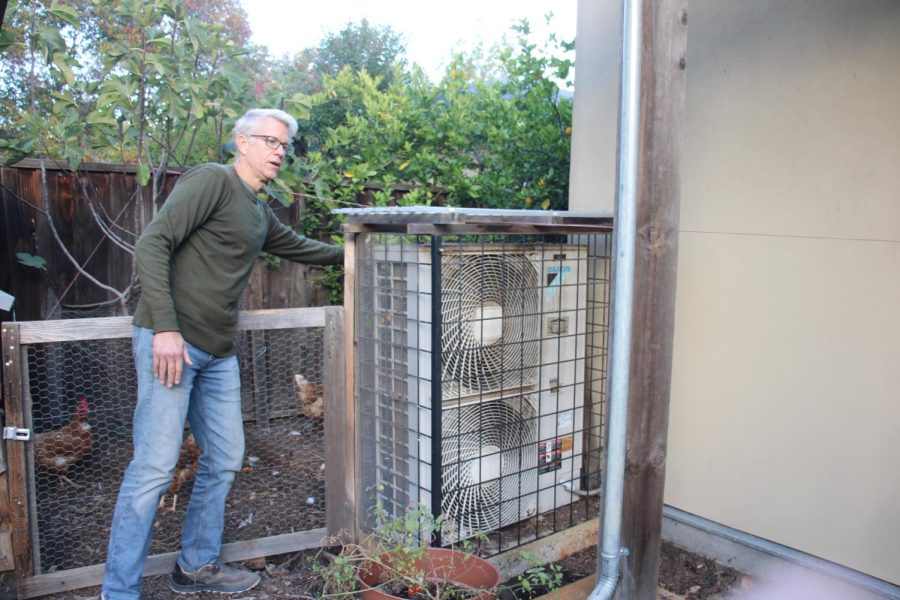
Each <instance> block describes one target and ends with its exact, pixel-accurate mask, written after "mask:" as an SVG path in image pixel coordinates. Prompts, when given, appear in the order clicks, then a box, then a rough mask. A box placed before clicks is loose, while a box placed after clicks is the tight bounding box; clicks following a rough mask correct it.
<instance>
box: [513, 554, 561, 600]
mask: <svg viewBox="0 0 900 600" xmlns="http://www.w3.org/2000/svg"><path fill="white" fill-rule="evenodd" d="M521 554H522V558H524V559H525V560H527V561H528V562H529V563H531V564H532V565H533V566H531V567H529V568H528V569H526V570H525V572H524V573H522V574H521V575H519V576H518V577H517V578H516V581H517V583H518V586H519V587H520V588H521V589H522V590H524V591H525V592H527V593H528V594H529V597H531V594H532V593H533V592H537V593H540V594H544V593H546V592H552V591H553V590H556V589H559V588H561V587H562V585H563V570H562V567H561V566H559V565H557V564H550V565H536V564H534V561H535V556H534V555H533V554H531V553H529V552H522V553H521Z"/></svg>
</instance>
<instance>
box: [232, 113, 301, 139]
mask: <svg viewBox="0 0 900 600" xmlns="http://www.w3.org/2000/svg"><path fill="white" fill-rule="evenodd" d="M265 118H271V119H277V120H278V121H281V122H282V123H284V124H285V126H286V127H287V128H288V139H294V136H295V135H297V119H295V118H294V117H292V116H291V115H289V114H287V113H286V112H284V111H283V110H279V109H277V108H251V109H250V110H248V111H247V112H245V113H244V116H242V117H241V118H240V119H238V120H237V123H235V124H234V139H235V140H237V137H238V136H239V135H251V134H253V133H254V132H255V131H256V126H257V125H258V124H259V122H260V121H261V120H263V119H265Z"/></svg>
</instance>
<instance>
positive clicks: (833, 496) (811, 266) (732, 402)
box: [572, 0, 900, 584]
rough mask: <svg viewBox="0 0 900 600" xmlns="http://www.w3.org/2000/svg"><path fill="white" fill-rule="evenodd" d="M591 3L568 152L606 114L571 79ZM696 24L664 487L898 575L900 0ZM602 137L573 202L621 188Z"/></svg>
mask: <svg viewBox="0 0 900 600" xmlns="http://www.w3.org/2000/svg"><path fill="white" fill-rule="evenodd" d="M588 4H591V3H590V2H586V1H585V0H582V1H581V2H580V4H579V31H578V36H579V38H578V43H579V46H578V49H577V56H576V60H577V64H578V73H577V75H578V79H577V80H576V91H575V102H576V108H575V110H576V114H575V116H576V121H575V125H574V127H573V129H574V134H573V135H574V136H575V138H574V140H573V153H580V152H581V148H587V147H588V146H587V145H586V144H580V143H579V138H578V135H579V129H591V127H592V125H591V115H592V116H593V118H594V119H597V124H596V125H595V126H594V127H595V130H596V131H604V132H605V131H608V130H609V127H610V119H613V121H612V122H613V123H614V119H615V107H613V110H612V111H610V110H609V109H610V107H609V106H606V105H605V103H607V102H608V100H607V96H608V90H607V91H606V92H605V94H606V96H604V94H600V95H596V96H594V98H593V100H592V99H591V95H590V93H589V92H590V86H586V87H587V88H588V93H585V94H582V93H581V92H582V90H581V88H580V83H581V77H582V74H583V73H585V71H588V72H589V73H591V75H590V76H588V79H590V78H591V77H596V78H598V79H599V76H598V75H597V74H598V73H604V72H607V71H608V70H609V68H610V65H612V68H613V69H617V68H618V56H617V53H618V40H617V39H616V37H617V31H618V26H619V23H618V16H617V14H616V16H615V22H613V23H610V22H601V20H600V17H602V16H603V15H600V14H599V13H604V12H605V13H607V14H609V13H613V12H615V9H614V8H613V5H615V4H618V3H617V2H612V1H608V2H605V3H603V4H605V5H608V7H607V9H606V10H605V11H604V10H598V9H596V8H592V9H588V8H586V9H585V10H584V11H582V10H581V9H582V8H585V6H586V5H588ZM583 14H586V15H589V16H590V15H591V14H593V17H592V18H593V20H591V21H590V24H588V23H584V22H582V15H583ZM688 30H689V31H688V57H687V64H688V71H687V92H686V111H685V118H686V122H685V136H686V137H685V144H684V156H683V163H682V165H683V175H682V182H683V188H682V194H681V226H680V228H681V233H680V236H679V263H678V269H679V271H678V293H677V301H676V333H675V356H674V365H673V375H672V378H673V381H672V398H671V412H670V425H669V451H668V462H667V476H666V503H667V504H670V505H672V506H676V507H678V508H680V509H682V510H685V511H688V512H691V513H695V514H698V515H700V516H703V517H706V518H709V519H712V520H715V521H718V522H721V523H723V524H725V525H728V526H731V527H734V528H737V529H740V530H743V531H747V532H749V533H752V534H755V535H758V536H761V537H764V538H767V539H770V540H772V541H775V542H778V543H781V544H784V545H787V546H790V547H792V548H796V549H798V550H802V551H804V552H808V553H810V554H813V555H816V556H819V557H821V558H825V559H828V560H832V561H834V562H837V563H840V564H842V565H845V566H848V567H851V568H855V569H858V570H860V571H862V572H865V573H868V574H870V575H874V576H876V577H879V578H882V579H885V580H887V581H890V582H892V583H895V584H898V583H900V508H898V507H900V466H898V465H900V33H898V32H900V2H896V1H895V0H865V1H859V2H846V1H843V0H792V1H791V2H784V1H778V0H765V1H755V2H745V1H741V0H729V1H727V2H726V1H724V0H691V2H690V4H689V24H688ZM595 31H596V32H600V35H601V39H603V40H604V41H603V42H602V43H600V44H596V45H595V46H594V50H592V51H591V52H590V53H589V54H588V53H585V52H583V50H584V47H583V46H582V43H581V42H582V40H583V39H584V37H585V36H586V35H591V36H593V35H594V32H595ZM610 33H612V35H610ZM586 45H588V44H586ZM595 60H597V61H599V62H600V64H602V65H604V66H602V67H600V68H598V69H592V68H591V62H592V61H595ZM597 85H598V88H603V87H606V88H608V87H613V88H616V89H617V85H618V83H617V81H615V80H612V81H609V80H607V81H603V82H602V83H599V84H597ZM601 104H602V106H601ZM591 105H594V107H595V110H594V111H591V109H590V108H588V110H587V111H585V110H584V109H585V107H586V106H587V107H590V106H591ZM580 111H581V112H580ZM585 115H588V116H585ZM610 115H612V116H611V117H610ZM579 118H580V121H579ZM613 127H614V125H613ZM613 131H614V129H613ZM581 133H584V131H582V132H581ZM592 152H593V154H591V155H582V154H579V155H578V156H576V157H573V173H572V177H573V202H572V208H573V209H587V208H593V207H595V206H596V199H597V198H598V197H604V196H606V195H611V194H612V191H613V189H614V185H615V183H614V179H611V174H612V173H614V169H613V170H611V169H609V168H608V165H610V164H614V162H615V146H614V144H613V145H611V146H610V147H605V146H604V147H601V148H599V149H598V148H594V149H593V151H592ZM586 161H587V162H586ZM590 162H595V163H596V164H598V165H601V167H599V168H597V167H595V168H593V169H592V170H591V171H590V172H587V171H583V170H584V169H585V165H586V164H588V163H590ZM586 178H593V181H586V180H585V179H586ZM576 181H577V182H578V184H577V186H576V185H575V182H576ZM588 189H593V190H594V192H593V193H585V191H586V190H588ZM597 190H601V191H602V192H601V193H597Z"/></svg>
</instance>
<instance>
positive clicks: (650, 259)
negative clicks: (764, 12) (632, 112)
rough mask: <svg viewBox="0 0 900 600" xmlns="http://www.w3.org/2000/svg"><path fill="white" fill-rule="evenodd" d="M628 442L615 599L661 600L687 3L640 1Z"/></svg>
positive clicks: (670, 0) (679, 1)
mask: <svg viewBox="0 0 900 600" xmlns="http://www.w3.org/2000/svg"><path fill="white" fill-rule="evenodd" d="M642 10H643V49H642V52H641V55H642V57H641V63H642V64H641V109H640V112H641V114H640V165H639V168H638V198H637V240H636V245H637V248H636V255H635V289H634V307H633V308H634V314H633V316H632V326H633V328H634V329H633V331H634V334H633V336H632V347H631V373H630V380H631V386H630V393H629V402H628V444H627V451H626V458H625V505H624V511H623V516H622V546H624V547H625V548H628V550H629V555H628V557H627V559H626V561H627V568H626V569H625V574H624V576H623V579H622V581H621V583H620V585H619V588H618V590H617V595H616V597H617V598H622V599H624V598H627V599H629V600H631V599H634V598H637V599H646V600H651V599H654V598H656V587H657V576H658V572H659V547H660V537H661V531H662V509H663V487H664V484H665V465H666V432H667V429H668V423H669V394H670V391H671V381H672V347H673V335H674V329H675V279H676V269H677V261H678V224H679V210H680V201H681V148H682V142H683V134H682V131H683V126H684V91H685V67H686V61H685V56H686V51H687V0H643V9H642Z"/></svg>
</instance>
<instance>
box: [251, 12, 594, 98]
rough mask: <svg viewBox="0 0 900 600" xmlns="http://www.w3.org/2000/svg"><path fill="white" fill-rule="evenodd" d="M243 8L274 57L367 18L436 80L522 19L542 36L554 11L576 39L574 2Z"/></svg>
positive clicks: (559, 25)
mask: <svg viewBox="0 0 900 600" xmlns="http://www.w3.org/2000/svg"><path fill="white" fill-rule="evenodd" d="M242 4H243V6H244V10H246V11H247V15H248V17H249V21H250V27H251V29H252V30H253V41H254V42H255V43H257V44H261V45H265V46H268V48H269V52H270V53H271V54H273V55H275V56H281V55H282V54H285V53H288V54H293V53H294V52H297V51H299V50H302V49H303V48H308V47H314V46H317V45H318V43H319V41H321V40H322V38H323V37H324V36H325V35H326V34H328V33H337V32H339V31H340V30H341V29H343V28H344V25H346V24H347V23H348V22H353V23H358V22H359V21H360V20H361V19H363V18H367V19H368V20H369V23H370V24H372V25H374V26H383V25H387V26H389V27H390V28H391V29H393V30H394V31H395V32H396V33H399V34H401V35H403V36H404V40H405V42H406V53H407V58H408V59H409V60H410V61H411V62H414V63H417V64H419V65H420V66H421V67H423V68H424V69H425V71H426V72H427V73H428V75H429V77H431V79H432V80H435V81H436V80H438V79H440V77H441V76H442V75H443V71H444V66H446V64H447V62H448V60H449V59H450V56H451V54H452V53H453V51H455V50H461V49H465V48H470V47H472V46H473V45H475V43H477V41H478V40H482V41H483V42H484V43H485V45H486V46H490V45H491V44H492V43H494V42H496V41H498V40H500V38H501V37H502V36H503V35H504V34H506V33H510V32H509V27H510V26H511V25H512V24H513V23H515V22H516V21H518V20H519V19H521V18H527V19H528V21H529V23H530V24H531V26H532V28H533V29H534V30H535V31H539V32H543V31H545V28H544V16H545V15H546V14H547V13H549V12H552V13H553V30H554V31H555V32H556V33H557V35H559V36H561V37H562V38H563V39H565V40H572V39H574V38H575V12H576V5H577V0H452V1H449V2H431V1H429V0H368V1H366V0H326V1H324V2H322V1H318V2H310V1H308V0H242ZM510 38H511V33H510Z"/></svg>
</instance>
